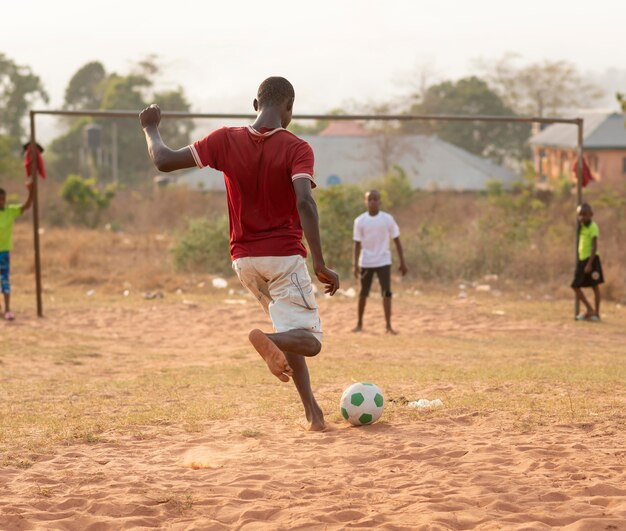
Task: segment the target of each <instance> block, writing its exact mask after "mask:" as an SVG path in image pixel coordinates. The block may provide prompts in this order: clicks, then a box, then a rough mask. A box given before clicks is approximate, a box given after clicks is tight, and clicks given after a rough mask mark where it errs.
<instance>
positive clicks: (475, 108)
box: [0, 53, 602, 183]
mask: <svg viewBox="0 0 626 531" xmlns="http://www.w3.org/2000/svg"><path fill="white" fill-rule="evenodd" d="M473 70H474V75H472V76H469V77H465V78H462V79H455V80H451V79H442V78H441V77H440V76H437V75H436V74H435V73H434V72H433V71H432V69H429V68H422V69H420V70H419V71H417V72H415V73H414V75H413V76H412V79H411V80H410V87H411V88H409V89H407V91H406V92H407V93H406V95H405V96H404V97H402V98H397V99H396V100H394V101H390V102H384V103H377V104H373V105H371V104H370V105H365V104H362V103H352V104H351V107H352V108H349V107H350V105H348V106H347V108H346V109H345V110H344V109H336V110H335V111H333V112H334V113H343V112H348V111H351V110H358V111H359V112H363V111H364V110H366V111H371V112H394V113H414V114H487V115H494V116H502V115H533V116H548V115H550V116H560V115H563V114H566V113H567V112H568V111H570V110H572V109H574V108H579V107H590V106H592V105H593V104H594V102H596V101H597V99H598V98H599V97H600V96H601V95H602V94H601V91H600V90H599V89H598V88H597V87H595V86H593V85H591V84H589V83H587V82H586V81H585V79H584V78H583V76H582V75H581V74H580V73H579V72H578V70H577V69H576V67H575V66H574V65H572V64H570V63H568V62H566V61H543V62H536V63H526V64H524V63H522V62H521V61H520V59H519V58H518V57H516V56H514V55H511V54H507V55H505V56H503V57H502V58H500V59H497V60H492V61H480V62H476V63H475V64H474V66H473ZM162 74H163V73H162V72H161V71H160V67H159V63H158V61H157V59H156V58H155V57H148V58H145V59H143V60H141V61H138V62H137V63H135V64H134V65H133V66H132V67H131V68H130V69H129V71H128V72H124V73H119V72H111V71H108V70H107V69H106V67H105V65H104V64H102V63H101V62H99V61H93V62H90V63H87V64H85V65H83V66H81V67H80V68H79V69H78V70H77V71H76V73H75V74H74V75H73V76H72V77H71V79H69V80H68V83H67V87H66V90H65V97H64V102H63V108H64V109H68V110H85V109H97V110H111V109H119V110H132V111H138V110H139V109H141V108H142V107H144V106H146V105H148V104H149V103H151V102H153V101H156V102H158V103H159V104H160V105H161V106H162V107H163V108H164V109H167V110H170V111H189V110H190V107H191V106H190V103H189V101H188V100H187V97H186V96H185V92H184V90H183V88H182V87H177V88H175V89H169V90H163V89H162V88H160V87H159V84H158V81H157V80H158V79H159V78H160V77H161V75H162ZM48 101H49V97H48V94H47V92H46V90H45V86H44V83H43V82H42V80H41V79H40V78H39V76H37V74H36V73H34V72H33V71H32V70H31V69H30V68H29V67H28V66H24V65H20V64H19V63H17V62H15V61H14V60H13V59H11V58H9V57H6V56H5V55H4V54H2V53H0V179H3V180H4V179H7V178H17V177H18V176H20V175H21V174H22V172H23V170H22V169H21V145H22V143H23V142H25V141H26V140H27V131H26V129H25V124H26V119H27V114H28V110H29V109H30V108H33V107H34V106H37V105H41V104H45V103H48ZM327 123H328V122H323V121H320V122H317V123H314V124H313V125H307V124H304V123H301V124H299V123H295V124H293V126H292V128H293V130H294V132H296V133H306V132H308V133H314V132H318V131H320V130H321V129H323V128H324V127H325V126H326V125H327ZM90 126H91V127H90ZM381 128H382V131H383V132H384V133H388V134H395V133H419V134H430V135H438V136H439V137H440V138H442V139H443V140H446V141H448V142H451V143H453V144H455V145H457V146H459V147H461V148H463V149H465V150H467V151H469V152H471V153H474V154H476V155H480V156H484V157H488V158H490V159H492V160H494V161H496V162H502V161H505V160H509V161H510V160H513V161H521V160H524V159H525V158H527V157H528V155H529V153H528V147H527V140H528V138H529V136H530V134H531V130H530V126H529V125H528V124H507V123H504V124H492V123H478V122H476V123H451V122H419V123H417V122H415V123H412V122H404V123H401V124H385V125H384V126H381ZM60 129H61V133H60V135H59V136H58V137H57V138H56V139H54V141H53V142H51V143H50V145H48V146H46V149H47V153H46V155H47V157H46V161H47V163H48V166H49V173H50V175H51V176H52V178H53V179H56V180H59V181H64V180H65V179H66V178H67V176H68V175H70V174H78V175H80V176H81V177H83V178H92V179H94V178H95V179H96V181H98V182H100V181H105V182H110V181H111V180H112V179H113V177H116V180H117V181H118V182H120V183H133V182H135V181H136V180H137V179H139V178H141V177H144V176H145V175H146V174H148V173H150V172H152V171H153V169H152V167H151V164H150V163H149V160H148V157H146V156H145V145H144V140H143V138H142V134H141V131H140V130H139V128H138V127H137V124H136V122H134V121H133V120H127V119H126V120H125V119H117V120H113V119H106V120H105V119H91V118H65V119H62V120H60ZM87 129H91V131H92V133H93V135H92V136H93V138H91V140H92V141H93V142H95V144H93V143H92V144H89V143H88V141H87V138H86V135H87ZM192 129H193V123H192V122H191V121H189V120H170V121H165V122H164V123H163V134H164V136H165V137H166V138H167V140H168V142H170V143H171V144H172V145H185V144H186V143H188V142H189V141H190V140H191V138H190V134H191V132H192ZM388 162H389V165H388V166H389V167H391V165H393V164H394V163H395V161H394V160H389V161H388Z"/></svg>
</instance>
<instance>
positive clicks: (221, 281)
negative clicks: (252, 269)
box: [211, 277, 228, 289]
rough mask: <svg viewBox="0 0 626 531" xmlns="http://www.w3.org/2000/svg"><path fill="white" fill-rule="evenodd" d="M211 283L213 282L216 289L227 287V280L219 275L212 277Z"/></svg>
mask: <svg viewBox="0 0 626 531" xmlns="http://www.w3.org/2000/svg"><path fill="white" fill-rule="evenodd" d="M211 283H212V284H213V287H214V288H218V289H224V288H227V287H228V282H226V281H225V280H224V279H223V278H221V277H216V278H214V279H213V280H212V281H211Z"/></svg>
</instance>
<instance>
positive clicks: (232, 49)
mask: <svg viewBox="0 0 626 531" xmlns="http://www.w3.org/2000/svg"><path fill="white" fill-rule="evenodd" d="M513 6H517V7H513ZM625 21H626V0H595V1H594V2H592V3H590V2H582V1H572V0H524V1H518V2H516V1H514V0H473V1H467V0H437V1H432V0H431V1H422V0H412V1H411V0H400V1H393V0H387V1H384V2H383V1H381V2H373V1H367V0H360V1H356V0H333V1H329V0H317V1H315V2H302V1H301V2H298V1H293V0H292V1H286V0H278V1H271V0H267V1H265V2H263V1H254V2H253V1H237V0H231V1H220V2H217V1H210V0H204V1H192V0H178V1H175V2H174V1H168V2H166V1H162V0H153V1H147V0H124V1H121V0H109V1H107V2H99V1H96V0H92V1H89V2H74V1H72V2H70V1H66V0H56V1H54V2H50V1H49V0H46V1H42V0H31V1H30V2H28V3H27V4H24V3H20V2H9V1H3V2H2V11H1V12H0V52H3V53H5V54H6V55H8V56H9V57H11V58H12V59H14V60H15V61H16V62H18V63H20V64H25V65H29V66H31V67H32V68H33V70H34V71H35V72H36V73H37V74H38V75H39V76H40V77H41V78H42V79H43V82H44V84H45V86H46V88H47V89H48V91H49V93H50V95H51V98H52V99H51V102H50V106H51V107H58V106H60V105H61V104H62V101H63V92H64V89H65V86H66V84H67V82H68V80H69V79H70V77H71V76H72V74H73V73H74V72H75V71H76V70H77V69H78V68H79V67H80V66H82V65H83V64H84V63H86V62H88V61H91V60H96V59H97V60H100V61H102V62H103V63H104V65H105V67H106V68H107V70H109V71H119V72H122V73H123V72H125V71H127V69H128V67H129V65H130V64H131V63H132V62H133V61H134V60H136V59H138V58H141V57H142V56H145V55H147V54H157V55H158V56H159V57H160V58H161V60H162V64H163V66H164V68H165V75H164V77H163V82H164V84H165V85H167V86H176V85H181V86H182V87H184V89H185V91H186V93H187V95H188V97H189V99H190V100H191V102H192V105H193V108H194V110H197V111H207V112H209V111H214V112H220V111H230V112H235V111H236V112H246V111H248V110H250V101H251V99H252V98H253V96H254V92H255V90H256V88H257V86H258V84H259V82H260V81H261V80H262V79H263V78H265V77H267V76H268V75H283V76H285V77H287V78H289V79H290V80H291V81H292V82H293V84H294V86H295V88H296V94H297V97H296V105H297V108H296V111H299V112H324V111H327V110H330V109H332V108H333V107H337V106H341V105H342V104H345V102H346V101H348V100H356V101H373V100H385V99H390V98H392V97H393V96H396V95H400V94H403V93H406V92H407V91H408V86H407V84H406V82H407V81H408V80H409V79H410V78H411V74H412V73H415V72H416V70H417V69H418V67H419V65H421V64H424V63H429V64H430V65H431V66H432V67H434V69H435V70H436V71H437V72H438V73H439V74H440V76H441V77H444V76H449V77H458V76H462V75H464V74H467V73H469V72H471V68H472V60H473V59H476V58H479V57H483V58H496V57H500V56H501V55H502V54H504V53H505V52H509V51H510V52H517V53H519V54H521V55H522V57H523V59H524V60H527V61H534V60H541V59H544V58H545V59H566V60H569V61H571V62H573V63H575V64H576V65H577V66H578V67H579V68H580V70H581V71H583V72H590V71H594V72H603V71H605V70H606V69H608V68H611V67H616V68H624V67H626V46H623V39H622V37H623V36H624V34H625ZM624 89H625V90H626V87H624Z"/></svg>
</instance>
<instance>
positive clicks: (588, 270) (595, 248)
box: [585, 238, 598, 274]
mask: <svg viewBox="0 0 626 531" xmlns="http://www.w3.org/2000/svg"><path fill="white" fill-rule="evenodd" d="M597 253H598V238H593V239H592V240H591V254H590V255H589V260H587V265H586V266H585V273H587V274H589V273H591V271H592V269H593V261H594V260H595V258H596V254H597Z"/></svg>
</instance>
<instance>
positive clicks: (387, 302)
mask: <svg viewBox="0 0 626 531" xmlns="http://www.w3.org/2000/svg"><path fill="white" fill-rule="evenodd" d="M383 310H384V312H385V323H386V325H387V328H386V330H387V333H388V334H393V335H394V336H395V335H396V334H397V332H396V331H395V330H394V329H393V328H391V297H383Z"/></svg>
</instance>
